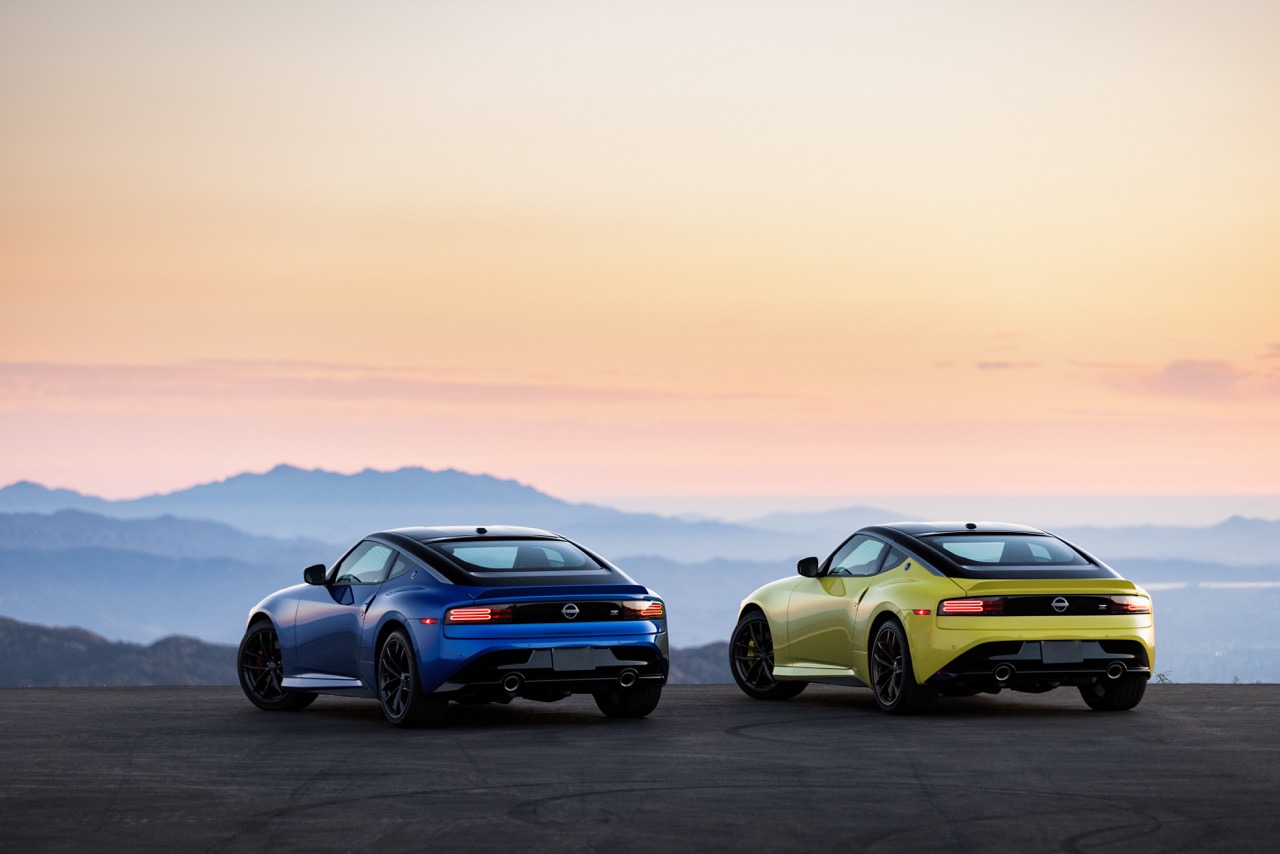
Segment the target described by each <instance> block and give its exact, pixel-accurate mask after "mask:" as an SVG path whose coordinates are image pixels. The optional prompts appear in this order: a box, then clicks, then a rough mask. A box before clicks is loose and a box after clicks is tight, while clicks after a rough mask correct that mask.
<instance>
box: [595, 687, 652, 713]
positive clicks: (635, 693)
mask: <svg viewBox="0 0 1280 854" xmlns="http://www.w3.org/2000/svg"><path fill="white" fill-rule="evenodd" d="M592 696H593V697H595V700H596V705H597V706H598V707H599V708H600V711H602V712H604V713H605V715H606V716H608V717H611V718H643V717H644V716H645V715H647V714H649V713H650V712H652V711H653V710H654V709H656V708H658V701H659V700H661V699H662V685H660V684H658V685H644V684H640V685H632V686H631V687H630V688H623V687H621V686H618V687H616V688H610V689H609V690H607V691H597V692H596V693H595V694H593V695H592Z"/></svg>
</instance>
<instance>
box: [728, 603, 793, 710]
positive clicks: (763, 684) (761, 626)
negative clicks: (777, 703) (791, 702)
mask: <svg viewBox="0 0 1280 854" xmlns="http://www.w3.org/2000/svg"><path fill="white" fill-rule="evenodd" d="M729 669H730V670H731V671H732V672H733V681H734V682H737V683H738V687H739V688H741V689H742V692H743V693H744V694H746V695H747V696H748V697H754V698H755V699H757V700H788V699H790V698H792V697H794V696H796V695H797V694H799V693H800V692H801V691H803V690H804V689H805V687H806V686H807V685H808V684H809V683H808V682H798V681H788V682H779V681H778V680H777V679H775V678H774V676H773V634H772V633H771V632H770V631H769V620H768V619H767V618H766V617H765V615H764V614H763V613H761V612H760V611H750V612H748V613H746V614H744V615H743V616H742V619H740V620H738V625H737V627H736V628H735V629H734V630H733V637H732V639H730V641H729Z"/></svg>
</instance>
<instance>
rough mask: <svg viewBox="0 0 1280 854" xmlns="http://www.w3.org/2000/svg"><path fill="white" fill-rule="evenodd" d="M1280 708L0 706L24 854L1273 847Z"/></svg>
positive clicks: (1062, 703) (3, 829)
mask: <svg viewBox="0 0 1280 854" xmlns="http://www.w3.org/2000/svg"><path fill="white" fill-rule="evenodd" d="M1278 713H1280V686H1277V685H1158V686H1157V685H1153V686H1151V687H1150V688H1149V689H1148V691H1147V696H1146V699H1145V700H1144V701H1143V702H1142V704H1141V705H1140V706H1139V707H1138V708H1137V709H1135V710H1134V711H1132V712H1120V713H1098V712H1092V711H1089V710H1088V709H1087V707H1086V706H1085V705H1084V703H1083V702H1082V701H1081V700H1080V698H1079V695H1078V694H1077V693H1076V692H1075V691H1074V690H1073V689H1072V690H1068V689H1060V690H1058V691H1055V692H1051V693H1049V694H1043V695H1036V696H1032V695H1025V694H1011V693H1007V692H1006V693H1004V694H1001V695H1000V696H998V697H981V698H971V699H965V700H946V701H942V702H940V703H939V704H938V705H937V706H935V708H934V710H933V711H932V712H931V713H930V714H927V715H924V716H921V717H917V718H891V717H888V716H885V715H883V714H881V713H880V712H879V711H877V710H876V708H875V706H874V704H873V702H872V700H871V697H870V694H869V693H868V692H867V691H865V690H861V691H860V690H856V689H846V688H829V687H811V688H810V689H809V690H808V691H806V692H805V693H804V694H802V695H801V696H800V697H798V698H796V699H794V700H789V701H784V702H761V701H755V700H750V699H748V698H747V697H745V696H744V695H742V694H741V693H740V692H739V691H738V690H737V689H736V688H734V687H732V686H713V685H698V686H674V687H668V688H667V690H666V692H665V693H664V696H663V700H662V704H661V705H660V706H659V707H658V710H657V711H656V712H654V714H653V715H651V716H650V717H649V718H647V719H644V720H610V719H607V718H605V717H603V716H602V715H600V714H599V713H598V712H597V711H596V708H595V705H594V703H593V702H592V700H591V698H590V697H586V696H583V697H573V698H570V699H569V700H566V701H563V702H560V703H554V704H541V703H535V702H530V701H516V702H515V703H512V704H511V705H509V706H473V707H460V706H453V707H451V711H450V715H451V717H450V719H449V721H448V722H447V723H446V725H445V726H443V727H441V728H438V729H434V730H419V731H403V730H397V729H394V728H392V727H390V726H389V725H387V724H386V723H385V721H384V720H383V718H382V714H381V712H380V710H379V709H378V706H377V705H376V704H375V703H373V702H371V701H360V700H348V699H338V698H330V697H321V698H320V699H319V700H318V701H317V702H316V703H315V704H314V705H312V706H311V707H310V708H308V709H306V710H304V711H302V712H294V713H267V712H261V711H258V710H257V709H256V708H254V707H253V706H251V705H250V704H249V703H248V701H247V700H245V699H244V697H243V696H242V695H241V694H240V692H239V689H237V688H101V689H77V688H54V689H45V688H34V689H20V688H9V689H0V851H5V852H9V851H12V852H58V851H68V852H84V851H115V850H129V851H143V852H146V851H165V852H173V851H176V852H182V854H195V852H204V851H209V852H237V851H267V850H271V851H292V850H297V851H306V852H330V851H335V852H336V851H341V852H346V851H378V852H394V851H423V852H435V851H483V852H488V851H503V852H506V851H522V852H523V851H528V852H540V851H598V852H608V854H625V852H699V854H706V852H713V851H741V850H752V851H842V852H850V851H856V852H890V851H892V852H965V851H973V852H984V854H986V852H992V854H999V852H1011V854H1012V852H1016V854H1028V852H1041V851H1043V852H1124V854H1138V852H1148V851H1162V852H1163V851H1186V852H1214V851H1223V852H1226V851H1230V852H1233V854H1241V852H1253V851H1258V852H1262V851H1267V852H1270V851H1274V850H1276V848H1275V846H1276V840H1277V839H1280V816H1278V815H1277V807H1278V806H1280V714H1278Z"/></svg>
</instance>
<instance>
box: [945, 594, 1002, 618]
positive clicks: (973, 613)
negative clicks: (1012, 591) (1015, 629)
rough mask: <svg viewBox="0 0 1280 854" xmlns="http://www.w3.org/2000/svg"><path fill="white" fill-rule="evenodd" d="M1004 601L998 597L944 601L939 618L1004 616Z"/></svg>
mask: <svg viewBox="0 0 1280 854" xmlns="http://www.w3.org/2000/svg"><path fill="white" fill-rule="evenodd" d="M1003 613H1004V600H1003V599H1001V598H999V597H996V596H988V597H985V598H982V599H944V600H942V601H941V602H939V603H938V616H939V617H981V616H983V615H984V614H987V615H991V614H1003Z"/></svg>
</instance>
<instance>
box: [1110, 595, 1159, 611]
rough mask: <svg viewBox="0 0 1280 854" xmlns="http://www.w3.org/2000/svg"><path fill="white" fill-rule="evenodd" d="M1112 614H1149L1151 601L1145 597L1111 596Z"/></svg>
mask: <svg viewBox="0 0 1280 854" xmlns="http://www.w3.org/2000/svg"><path fill="white" fill-rule="evenodd" d="M1111 613H1113V614H1150V613H1151V600H1150V599H1148V598H1147V597H1146V596H1112V597H1111Z"/></svg>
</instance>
